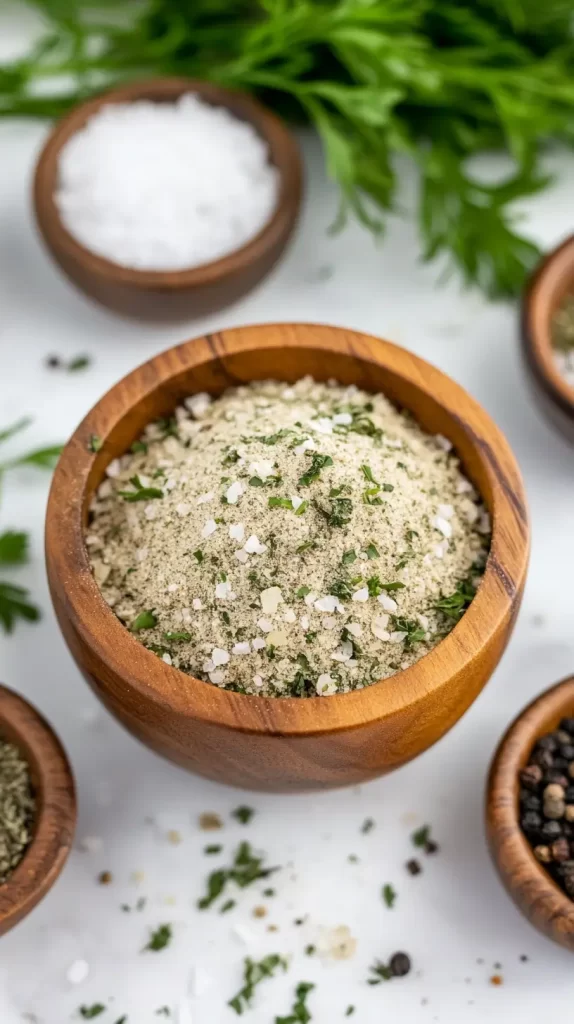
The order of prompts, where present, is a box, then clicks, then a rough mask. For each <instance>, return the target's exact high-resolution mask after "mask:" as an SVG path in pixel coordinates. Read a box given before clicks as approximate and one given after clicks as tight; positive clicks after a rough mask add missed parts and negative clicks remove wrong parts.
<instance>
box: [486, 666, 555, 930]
mask: <svg viewBox="0 0 574 1024" xmlns="http://www.w3.org/2000/svg"><path fill="white" fill-rule="evenodd" d="M568 709H574V675H572V676H566V678H564V679H561V680H560V682H558V683H556V684H555V685H554V686H551V687H550V688H549V689H547V690H544V691H543V692H542V693H541V694H539V695H538V696H537V697H535V698H534V699H533V700H532V701H530V703H529V704H527V705H526V707H524V708H523V709H522V710H521V711H520V712H519V713H518V714H517V715H516V717H515V718H514V719H513V721H512V722H511V723H510V725H509V726H508V728H507V730H506V732H505V733H504V735H503V736H502V738H501V740H500V742H499V744H498V747H497V748H496V751H495V753H494V756H493V759H492V763H491V765H490V769H489V773H488V780H487V788H486V805H485V816H486V830H487V838H488V841H489V846H490V852H491V855H492V858H493V861H494V863H495V866H496V868H497V870H498V872H499V874H500V876H501V878H502V880H503V882H504V883H505V884H506V885H507V887H508V889H509V891H510V892H511V895H512V896H513V899H515V902H517V904H518V905H519V906H520V899H519V897H518V896H515V893H514V884H513V883H514V880H515V879H517V880H519V883H520V891H521V894H522V895H523V897H524V901H525V902H529V903H532V904H534V903H535V904H536V905H537V907H538V908H539V909H540V920H541V925H542V924H543V923H544V922H548V928H547V931H549V932H550V933H551V934H552V935H553V937H555V938H556V937H558V935H559V938H558V941H560V942H561V943H562V944H564V945H569V946H570V947H571V948H573V949H574V900H571V899H569V897H568V896H567V895H566V893H564V892H563V891H562V889H561V888H560V886H559V885H558V884H557V883H556V882H555V881H554V879H553V878H552V876H551V875H550V874H549V873H548V872H547V871H546V870H545V868H544V866H543V865H542V864H540V863H539V862H538V861H537V860H536V857H535V856H534V853H533V851H532V848H531V846H530V844H529V842H528V840H527V838H526V836H525V835H524V833H523V831H522V829H521V828H520V824H519V821H518V794H519V789H520V784H519V777H518V772H519V770H520V768H522V767H524V765H525V764H526V762H527V758H528V757H529V755H530V752H531V751H532V748H533V747H534V744H535V741H536V739H537V738H538V737H540V736H542V735H544V733H545V732H547V731H549V730H551V729H552V728H555V726H549V725H548V722H549V721H556V724H558V721H559V720H560V718H562V717H565V715H566V712H567V710H568ZM542 895H543V898H544V906H543V908H542V901H541V896H542ZM521 909H523V908H522V907H521ZM534 923H536V922H534Z"/></svg>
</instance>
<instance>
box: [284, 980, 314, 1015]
mask: <svg viewBox="0 0 574 1024" xmlns="http://www.w3.org/2000/svg"><path fill="white" fill-rule="evenodd" d="M314 988H315V986H314V985H313V983H312V982H310V981H300V982H299V984H298V985H297V988H296V989H295V1002H294V1003H293V1006H292V1007H291V1013H290V1014H289V1016H288V1017H276V1018H275V1024H308V1022H309V1021H310V1020H311V1013H310V1012H309V1009H308V1007H307V996H308V995H309V993H310V992H312V991H313V989H314Z"/></svg>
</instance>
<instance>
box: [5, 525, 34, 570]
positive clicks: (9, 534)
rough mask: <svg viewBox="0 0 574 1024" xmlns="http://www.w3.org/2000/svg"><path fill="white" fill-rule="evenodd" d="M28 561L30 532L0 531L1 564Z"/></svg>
mask: <svg viewBox="0 0 574 1024" xmlns="http://www.w3.org/2000/svg"><path fill="white" fill-rule="evenodd" d="M27 561H28V534H27V533H22V532H21V531H18V530H6V531H5V533H0V565H24V564H25V563H26V562H27Z"/></svg>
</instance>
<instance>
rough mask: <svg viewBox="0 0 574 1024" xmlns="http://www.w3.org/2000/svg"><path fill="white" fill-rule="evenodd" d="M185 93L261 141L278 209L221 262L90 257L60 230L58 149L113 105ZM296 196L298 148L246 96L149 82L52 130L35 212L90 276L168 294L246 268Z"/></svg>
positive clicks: (204, 86)
mask: <svg viewBox="0 0 574 1024" xmlns="http://www.w3.org/2000/svg"><path fill="white" fill-rule="evenodd" d="M186 93H195V94H196V95H198V96H199V97H200V98H201V99H202V100H203V101H204V102H206V103H209V104H211V105H212V106H219V107H226V108H227V109H228V110H229V111H231V113H232V114H234V115H235V117H237V118H239V119H240V120H242V121H247V122H249V123H250V124H251V125H253V127H254V128H255V130H256V131H257V133H258V134H259V135H260V137H261V138H262V139H263V140H264V141H265V143H266V144H267V147H268V151H269V159H270V162H271V163H272V164H273V165H274V166H275V167H276V168H277V170H278V172H279V192H278V197H277V204H276V207H275V210H274V212H273V213H272V215H271V217H270V219H269V220H268V221H267V223H266V224H265V225H264V226H263V227H262V228H261V230H260V231H259V232H258V233H257V234H256V235H254V237H253V238H252V239H250V240H249V241H248V242H246V243H245V245H243V246H241V247H240V248H239V249H236V250H234V251H233V252H231V253H229V254H228V255H226V256H223V257H221V258H220V259H217V260H213V261H211V262H209V263H204V264H200V265H198V266H195V267H191V268H189V269H183V270H176V271H152V270H136V269H132V268H129V267H124V266H122V265H120V264H118V263H114V262H113V260H109V259H106V258H105V257H103V256H98V255H97V254H96V253H93V252H91V250H89V249H87V248H86V247H85V246H83V245H82V244H81V243H80V242H78V241H77V240H76V239H75V238H74V237H73V236H72V235H71V234H70V233H69V231H68V230H67V228H66V227H65V225H64V224H63V222H62V220H61V218H60V213H59V210H58V207H57V204H56V201H55V198H54V195H55V192H56V190H57V185H58V162H59V154H60V150H61V149H62V147H63V146H64V145H65V143H66V142H67V141H68V139H70V138H71V136H72V135H75V134H76V133H77V132H78V131H81V129H82V128H83V127H84V126H85V124H86V123H87V121H89V120H90V118H91V117H93V116H94V114H96V113H97V112H98V111H99V109H100V108H101V107H104V106H108V105H109V104H114V103H129V102H134V101H136V100H150V101H152V102H154V103H174V102H175V101H176V100H177V99H179V98H180V97H181V96H183V95H185V94H186ZM300 191H301V165H300V158H299V153H298V149H297V145H296V143H295V141H294V139H293V138H292V136H291V135H290V133H289V132H288V130H287V128H286V127H285V126H284V125H283V124H282V123H281V121H280V120H279V119H278V118H276V117H275V115H274V114H272V113H271V112H270V111H268V110H266V109H265V107H263V106H261V105H260V104H259V103H258V102H257V101H256V100H253V99H252V98H251V97H250V96H248V95H247V94H244V93H240V92H234V91H232V90H227V89H223V88H221V87H220V86H217V85H214V84H212V83H209V82H201V81H195V80H191V79H185V78H164V79H151V80H150V81H146V82H133V83H131V84H129V85H125V86H120V87H118V88H117V89H113V90H110V91H109V92H106V93H104V94H102V95H101V96H97V97H96V98H95V99H93V100H89V101H88V102H86V103H83V104H81V105H80V106H78V107H76V108H75V109H74V110H73V111H72V112H71V113H70V114H69V115H68V116H67V117H65V118H64V119H63V120H62V121H60V122H59V123H58V124H57V125H56V128H55V129H54V131H53V133H52V136H51V137H50V139H49V141H48V143H47V145H46V147H45V149H44V151H43V153H42V156H41V158H40V161H39V164H38V168H37V172H36V182H35V202H36V206H37V207H38V206H41V207H42V223H43V225H44V230H45V231H46V233H48V234H50V235H52V236H54V235H57V236H58V241H59V244H60V245H63V247H64V249H65V251H66V252H67V253H68V255H69V256H70V257H71V258H74V259H75V260H77V261H78V262H80V263H82V264H85V265H87V266H89V268H90V270H91V271H92V272H93V273H97V274H99V275H100V276H103V277H107V278H114V279H116V280H121V281H122V282H123V283H124V284H130V285H131V286H133V287H135V288H141V289H146V288H152V287H153V288H157V287H160V288H161V287H162V285H163V286H164V287H166V288H169V289H170V290H173V289H175V288H177V287H182V288H183V287H193V286H196V285H197V286H200V285H202V284H209V283H211V282H213V281H215V280H217V279H218V278H220V277H224V276H227V275H228V274H232V273H233V272H234V271H235V270H236V269H239V268H241V267H242V266H243V265H245V264H246V263H250V262H251V261H252V260H256V259H257V258H258V257H259V256H260V253H261V251H262V249H265V248H266V247H267V246H268V245H269V244H271V243H272V242H273V241H274V239H275V236H276V235H279V234H280V233H281V230H282V228H283V220H284V216H285V210H286V209H291V208H292V207H293V205H294V206H295V207H297V206H298V203H299V197H300Z"/></svg>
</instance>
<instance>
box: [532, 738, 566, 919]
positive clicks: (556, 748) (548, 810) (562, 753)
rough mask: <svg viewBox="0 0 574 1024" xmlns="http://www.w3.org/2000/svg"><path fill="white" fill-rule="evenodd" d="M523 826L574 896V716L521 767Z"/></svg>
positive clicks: (536, 851) (556, 877)
mask: <svg viewBox="0 0 574 1024" xmlns="http://www.w3.org/2000/svg"><path fill="white" fill-rule="evenodd" d="M520 825H521V828H522V831H523V832H524V834H525V836H526V838H527V839H528V842H529V843H530V845H531V847H532V849H533V852H534V856H535V857H536V859H537V860H538V861H539V862H540V863H541V864H543V865H544V866H545V868H546V869H547V871H548V872H549V873H550V875H551V876H552V878H553V879H554V881H555V882H557V883H558V885H559V886H560V887H561V888H562V889H563V890H564V892H565V893H566V894H567V895H568V896H570V897H571V899H574V718H563V719H562V721H561V722H560V726H559V728H558V729H556V730H555V731H554V732H550V733H548V734H547V735H546V736H542V737H541V738H540V739H539V740H538V741H537V743H536V745H535V747H534V750H533V751H532V754H531V755H530V759H529V762H528V764H527V765H526V767H525V768H523V769H522V771H521V772H520Z"/></svg>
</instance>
